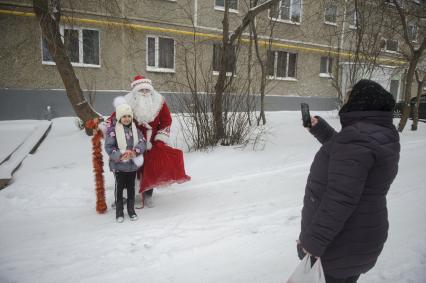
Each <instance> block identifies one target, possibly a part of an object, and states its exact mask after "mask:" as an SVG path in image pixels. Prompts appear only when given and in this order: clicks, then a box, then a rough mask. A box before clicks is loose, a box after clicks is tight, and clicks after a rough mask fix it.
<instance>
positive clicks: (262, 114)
mask: <svg viewBox="0 0 426 283" xmlns="http://www.w3.org/2000/svg"><path fill="white" fill-rule="evenodd" d="M251 28H252V30H253V38H254V44H255V45H254V46H255V50H256V57H257V61H258V62H259V65H260V71H261V72H260V73H261V75H260V76H261V78H260V115H259V118H258V119H257V125H259V124H260V120H262V123H263V125H265V124H266V116H265V89H266V67H265V62H263V60H262V57H261V56H260V51H259V41H258V38H257V30H256V27H255V25H254V23H253V22H252V23H251Z"/></svg>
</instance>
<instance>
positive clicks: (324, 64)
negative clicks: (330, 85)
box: [320, 57, 333, 77]
mask: <svg viewBox="0 0 426 283" xmlns="http://www.w3.org/2000/svg"><path fill="white" fill-rule="evenodd" d="M332 74H333V58H331V57H321V62H320V75H327V77H329V76H331V75H332Z"/></svg>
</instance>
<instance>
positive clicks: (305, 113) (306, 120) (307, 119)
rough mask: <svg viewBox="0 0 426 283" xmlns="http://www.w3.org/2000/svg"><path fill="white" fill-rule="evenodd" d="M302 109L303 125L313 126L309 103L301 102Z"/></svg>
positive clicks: (306, 126)
mask: <svg viewBox="0 0 426 283" xmlns="http://www.w3.org/2000/svg"><path fill="white" fill-rule="evenodd" d="M300 111H301V112H302V120H303V127H305V128H311V127H312V124H311V114H310V113H309V105H308V104H307V103H300Z"/></svg>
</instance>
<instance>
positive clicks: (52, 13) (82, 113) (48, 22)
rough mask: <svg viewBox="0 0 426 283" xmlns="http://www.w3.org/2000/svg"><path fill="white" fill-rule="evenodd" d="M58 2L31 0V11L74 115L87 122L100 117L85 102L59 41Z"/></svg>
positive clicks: (63, 47) (59, 8) (59, 10)
mask: <svg viewBox="0 0 426 283" xmlns="http://www.w3.org/2000/svg"><path fill="white" fill-rule="evenodd" d="M60 2H61V1H60V0H33V9H34V12H35V14H36V16H37V19H38V20H39V23H40V27H41V31H42V35H43V38H44V39H45V40H46V42H47V48H48V50H49V53H50V54H51V56H52V58H53V60H54V61H55V63H56V67H57V69H58V72H59V74H60V76H61V78H62V82H63V83H64V86H65V89H66V92H67V96H68V99H69V101H70V102H71V105H72V107H73V109H74V111H75V113H76V115H77V116H78V117H79V118H80V119H81V120H82V121H83V122H86V121H89V120H91V119H93V118H96V117H100V115H99V114H98V113H97V112H96V111H95V110H94V109H93V108H92V107H91V105H90V104H89V103H88V102H87V101H86V99H85V97H84V95H83V91H82V89H81V87H80V83H79V80H78V78H77V76H76V75H75V72H74V69H73V67H72V65H71V61H70V58H69V57H68V55H67V52H66V48H65V45H64V43H63V42H62V39H61V34H60V30H59V22H60V18H61V5H60Z"/></svg>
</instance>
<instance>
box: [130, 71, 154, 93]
mask: <svg viewBox="0 0 426 283" xmlns="http://www.w3.org/2000/svg"><path fill="white" fill-rule="evenodd" d="M130 87H131V88H132V91H135V92H136V91H139V90H141V89H149V90H150V91H153V90H154V87H153V86H152V81H151V80H150V79H147V78H145V77H144V76H141V75H137V76H136V77H135V78H134V79H133V82H132V83H131V84H130Z"/></svg>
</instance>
